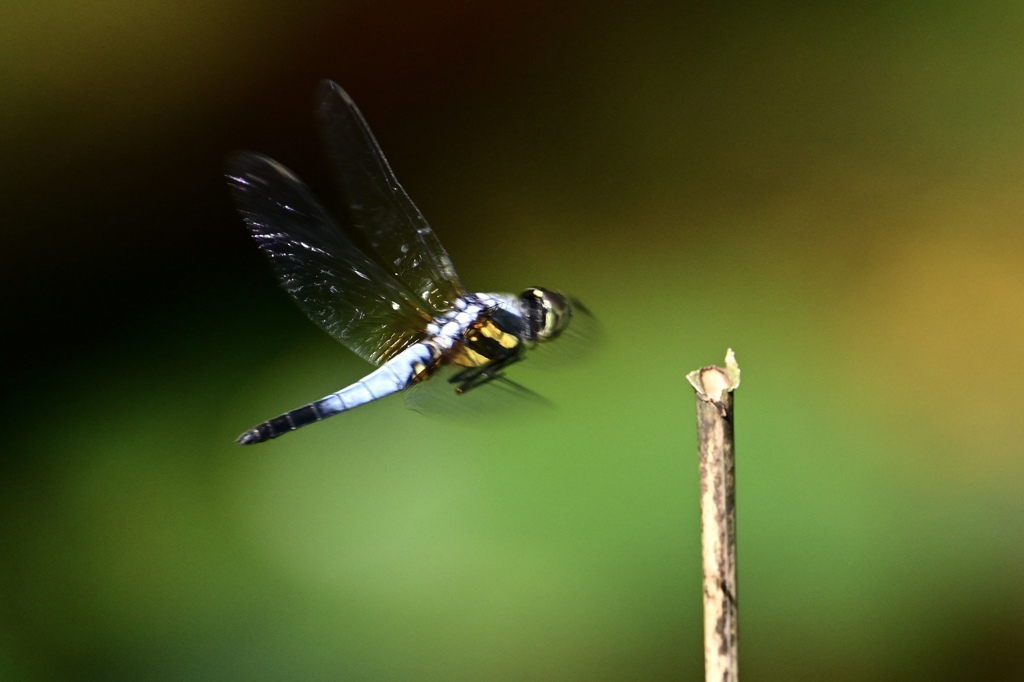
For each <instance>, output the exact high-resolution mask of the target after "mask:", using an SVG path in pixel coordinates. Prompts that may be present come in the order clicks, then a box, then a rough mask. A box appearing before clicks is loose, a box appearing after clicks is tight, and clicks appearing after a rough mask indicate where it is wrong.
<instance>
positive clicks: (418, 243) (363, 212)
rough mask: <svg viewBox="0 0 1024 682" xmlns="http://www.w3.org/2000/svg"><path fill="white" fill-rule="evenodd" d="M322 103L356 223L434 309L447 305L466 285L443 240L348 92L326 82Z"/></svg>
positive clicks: (391, 267) (378, 252)
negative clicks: (408, 191) (390, 163)
mask: <svg viewBox="0 0 1024 682" xmlns="http://www.w3.org/2000/svg"><path fill="white" fill-rule="evenodd" d="M318 102H319V107H318V110H319V115H320V119H321V124H322V128H323V135H324V141H325V143H326V145H327V149H328V153H329V154H330V160H331V163H332V165H333V167H334V170H335V174H336V176H337V181H338V184H339V186H340V189H341V192H342V195H343V197H344V199H345V202H346V205H347V206H348V210H349V213H350V216H351V220H352V225H353V226H355V227H356V228H358V229H359V231H360V232H361V233H362V234H363V236H364V237H365V238H366V240H367V241H368V242H369V244H370V246H371V247H372V248H373V251H374V252H375V254H374V255H375V256H376V257H377V258H378V260H379V262H380V264H381V265H382V266H383V267H384V268H385V269H386V270H387V271H389V272H390V273H391V274H393V275H394V276H395V277H396V278H397V279H398V280H399V281H401V282H403V283H404V284H405V285H406V286H407V287H408V288H409V290H410V291H412V292H413V293H414V294H415V295H416V296H417V297H418V298H419V299H420V300H421V301H422V302H423V303H425V304H426V306H427V308H428V309H432V310H439V311H443V310H447V309H448V308H450V307H451V306H452V305H454V303H455V301H456V299H458V297H459V296H461V295H462V294H463V293H464V290H463V288H462V284H461V283H460V282H459V277H458V275H457V274H456V273H455V268H454V266H453V265H452V262H451V259H450V258H449V257H448V253H447V252H446V251H445V249H444V246H442V245H441V241H440V240H439V239H438V238H437V235H436V234H434V231H433V230H432V229H431V228H430V225H428V224H427V221H426V219H424V217H423V214H422V213H420V211H419V209H418V208H416V206H415V204H413V203H412V200H411V199H410V198H409V195H408V194H406V193H405V190H403V189H402V186H401V185H400V184H398V180H397V179H396V178H395V174H394V173H393V172H392V171H391V167H390V166H388V162H387V160H386V159H385V158H384V154H383V153H381V150H380V146H379V145H378V144H377V141H376V140H375V139H374V137H373V133H371V132H370V128H369V127H368V126H367V125H366V121H365V120H363V117H362V114H360V113H359V109H357V108H356V105H355V103H354V102H353V101H352V98H351V97H349V96H348V93H347V92H345V91H344V90H342V89H341V87H339V86H338V85H337V84H336V83H333V82H331V81H323V82H322V83H321V84H320V90H319V94H318Z"/></svg>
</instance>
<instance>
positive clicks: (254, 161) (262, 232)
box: [226, 81, 590, 445]
mask: <svg viewBox="0 0 1024 682" xmlns="http://www.w3.org/2000/svg"><path fill="white" fill-rule="evenodd" d="M316 101H317V112H318V116H319V118H320V123H321V128H322V132H323V136H324V142H325V144H326V147H327V150H328V155H329V158H330V161H331V165H332V166H333V170H334V171H335V175H336V176H337V182H338V185H339V187H340V190H341V194H342V196H343V199H344V205H345V207H346V208H347V211H346V215H344V218H346V221H345V222H344V224H345V227H346V228H347V229H345V230H343V229H341V227H340V226H339V225H338V223H336V222H335V220H334V219H333V218H332V217H331V215H330V214H329V213H328V212H327V210H326V209H324V208H323V207H322V206H321V204H320V203H319V202H318V201H317V199H316V198H315V197H314V196H313V194H312V192H311V191H310V189H309V188H308V187H307V186H306V185H305V184H304V183H303V182H302V180H300V179H299V178H298V177H297V176H296V175H295V174H294V173H292V172H291V171H290V170H288V169H287V168H285V167H284V166H283V165H281V164H280V163H278V162H277V161H274V160H273V159H270V158H268V157H266V156H263V155H260V154H256V153H253V152H235V153H234V154H232V155H231V156H230V157H229V158H228V161H227V173H226V176H227V181H228V186H229V188H230V191H231V194H232V197H233V199H234V201H235V204H236V206H237V208H238V211H239V213H240V214H241V217H242V219H243V221H244V222H245V224H246V226H247V227H248V229H249V232H250V233H251V235H252V238H253V239H254V240H255V241H256V244H257V246H258V247H259V249H260V250H261V251H262V252H263V253H264V254H265V255H266V256H267V258H268V259H269V261H270V264H271V266H272V268H273V270H274V271H275V273H276V275H277V277H278V279H279V280H280V282H281V284H282V285H283V286H284V289H285V290H286V291H287V292H288V293H289V294H291V296H292V298H294V299H295V301H296V302H297V303H298V305H299V307H300V308H301V309H302V310H303V311H304V312H305V313H306V315H307V316H308V317H309V318H310V319H311V320H312V321H313V322H315V323H316V324H318V325H319V326H320V327H322V328H323V329H324V330H325V331H326V332H327V333H328V334H330V335H331V336H332V337H334V338H335V339H337V340H338V341H340V342H341V343H342V344H344V345H345V346H347V347H348V348H349V349H350V350H351V351H352V352H354V353H355V354H356V355H358V356H359V357H361V358H363V359H364V360H366V361H368V362H370V363H371V364H373V365H375V366H376V369H374V370H373V371H372V372H370V373H369V374H367V375H366V376H364V377H363V378H361V379H359V380H358V381H356V382H355V383H353V384H351V385H349V386H346V387H345V388H342V389H341V390H339V391H337V392H335V393H331V394H330V395H328V396H325V397H323V398H321V399H319V400H315V401H313V402H311V403H308V404H306V405H303V406H302V407H299V408H296V409H293V410H290V411H288V412H285V413H284V414H281V415H280V416H277V417H274V418H272V419H268V420H267V421H264V422H262V423H261V424H258V425H256V426H254V427H253V428H251V429H249V430H248V431H246V432H245V433H243V434H242V435H241V436H239V437H238V440H237V442H238V443H239V444H241V445H250V444H253V443H260V442H263V441H267V440H270V439H272V438H277V437H278V436H281V435H284V434H286V433H289V432H291V431H294V430H295V429H298V428H301V427H303V426H307V425H309V424H312V423H314V422H318V421H321V420H323V419H326V418H327V417H331V416H334V415H336V414H340V413H342V412H345V411H348V410H351V409H353V408H355V407H358V406H360V405H364V404H366V403H369V402H371V401H374V400H378V399H380V398H383V397H385V396H388V395H391V394H393V393H398V392H401V391H407V390H408V389H413V388H416V387H419V386H421V385H424V384H427V383H430V382H443V387H444V389H445V390H450V391H451V392H452V393H453V394H454V395H455V396H463V395H465V394H467V393H469V392H470V391H478V390H480V389H482V388H484V387H486V386H488V385H491V386H495V385H502V386H504V387H506V388H511V389H512V390H513V392H521V393H524V394H531V393H532V392H531V391H529V390H528V389H526V388H525V387H523V386H521V385H519V384H517V383H515V382H513V381H512V380H511V379H509V378H508V377H507V375H506V370H507V369H508V368H509V367H510V366H512V365H514V364H516V363H519V362H521V361H522V360H523V359H524V358H526V357H527V354H528V353H530V352H531V351H533V350H534V349H535V348H537V347H538V346H541V345H543V344H547V343H550V342H552V341H554V340H555V339H557V338H559V337H560V336H562V335H563V332H565V331H566V329H567V328H569V326H570V324H571V323H572V321H573V320H574V319H579V318H580V317H581V316H590V312H589V311H588V310H587V309H586V308H585V307H584V306H583V305H582V304H581V303H580V302H579V301H577V300H576V299H573V298H570V297H568V296H566V295H564V294H561V293H559V292H557V291H555V290H552V289H545V288H543V287H529V288H527V289H526V290H525V291H523V293H522V294H520V295H518V296H515V295H512V294H499V293H469V292H467V291H466V290H465V289H464V288H463V286H462V283H461V281H460V280H459V277H458V275H457V274H456V272H455V268H454V266H453V265H452V262H451V259H450V258H449V257H448V253H447V252H446V251H445V249H444V247H443V246H442V245H441V242H440V240H439V239H438V238H437V235H436V234H435V233H434V231H433V230H432V229H431V228H430V225H428V224H427V221H426V220H425V219H424V218H423V214H422V213H420V211H419V209H417V208H416V206H415V205H414V204H413V202H412V200H411V199H410V198H409V196H408V195H407V194H406V193H405V190H403V189H402V186H401V185H400V184H399V183H398V180H397V179H396V178H395V175H394V173H393V172H392V170H391V167H390V166H389V165H388V162H387V160H386V159H385V158H384V154H383V153H382V152H381V150H380V146H379V145H378V144H377V141H376V140H375V139H374V136H373V134H372V133H371V132H370V128H369V127H368V126H367V124H366V121H365V120H364V119H363V116H362V114H360V113H359V109H357V108H356V105H355V103H354V102H353V101H352V98H351V97H349V95H348V93H346V92H345V91H344V90H343V89H342V88H341V87H339V86H338V85H337V84H336V83H334V82H332V81H323V82H322V83H321V84H320V87H319V90H318V93H317V100H316ZM441 377H443V378H441Z"/></svg>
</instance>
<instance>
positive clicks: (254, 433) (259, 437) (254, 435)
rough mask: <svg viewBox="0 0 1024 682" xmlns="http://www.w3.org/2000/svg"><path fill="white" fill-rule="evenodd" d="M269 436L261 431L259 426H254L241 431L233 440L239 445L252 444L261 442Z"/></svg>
mask: <svg viewBox="0 0 1024 682" xmlns="http://www.w3.org/2000/svg"><path fill="white" fill-rule="evenodd" d="M269 438H270V436H269V435H268V434H265V433H262V432H261V431H260V428H259V427H256V428H254V429H249V430H248V431H246V432H245V433H243V434H242V435H241V436H239V437H238V438H237V439H236V440H235V442H236V443H238V444H239V445H252V444H253V443H262V442H263V441H265V440H267V439H269Z"/></svg>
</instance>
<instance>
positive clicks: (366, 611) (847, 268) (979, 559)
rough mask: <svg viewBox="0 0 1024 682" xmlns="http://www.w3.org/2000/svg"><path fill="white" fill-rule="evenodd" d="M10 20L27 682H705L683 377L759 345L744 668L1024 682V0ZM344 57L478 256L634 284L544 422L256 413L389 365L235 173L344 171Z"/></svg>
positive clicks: (52, 7) (511, 280) (389, 140)
mask: <svg viewBox="0 0 1024 682" xmlns="http://www.w3.org/2000/svg"><path fill="white" fill-rule="evenodd" d="M0 15H2V16H3V20H2V21H0V89H2V91H3V93H4V95H3V100H4V105H3V106H2V107H0V149H2V151H3V153H2V161H0V180H2V182H3V187H4V188H5V191H4V200H3V202H2V203H3V208H2V209H0V219H2V220H0V224H2V226H3V230H4V232H3V248H2V251H0V257H2V259H3V267H2V268H0V278H2V280H0V282H2V285H3V286H2V287H0V291H2V293H0V297H2V301H3V309H4V321H5V324H4V328H5V329H6V333H5V336H6V339H7V344H8V348H9V350H8V352H7V358H6V359H7V362H6V363H5V364H6V365H7V369H6V370H5V379H4V391H3V392H2V393H3V395H2V397H0V401H2V404H0V408H2V414H3V415H4V422H5V423H4V445H3V447H2V452H3V456H2V458H0V467H2V468H0V541H2V548H0V678H2V679H11V680H64V679H76V680H87V679H97V680H100V679H102V680H137V679H149V680H184V679H188V680H250V679H338V680H412V681H418V680H527V679H529V680H627V679H628V680H636V679H646V680H698V679H702V666H703V661H702V639H701V637H702V636H701V628H702V616H701V601H700V599H701V582H700V581H701V577H700V556H699V552H700V545H699V511H698V497H697V492H698V489H697V464H696V454H695V434H694V426H693V422H694V419H693V397H692V391H691V390H690V388H689V386H688V385H687V384H686V383H685V381H684V379H683V377H684V375H685V373H686V372H688V371H690V370H692V369H695V368H697V367H700V366H701V365H705V364H711V363H720V362H721V361H722V359H723V356H724V353H725V350H726V348H727V347H729V346H732V347H733V348H735V349H736V352H737V354H738V358H739V361H740V365H741V367H742V369H743V373H744V374H743V379H744V380H743V386H742V388H741V389H740V391H739V393H738V395H737V406H738V416H737V419H738V426H737V438H738V448H739V449H738V479H739V513H738V520H739V538H740V540H739V543H740V544H739V566H740V569H739V572H740V581H739V594H740V604H741V643H740V651H741V668H742V670H743V677H744V679H745V680H746V681H747V682H752V681H755V680H822V679H829V680H913V679H921V680H964V679H990V680H1021V679H1024V580H1022V575H1024V541H1022V539H1024V532H1022V531H1024V495H1022V494H1021V486H1022V483H1024V458H1022V456H1021V445H1020V443H1021V442H1022V437H1024V418H1022V417H1021V415H1022V413H1024V394H1022V391H1021V378H1022V376H1024V359H1022V356H1021V353H1020V352H1019V349H1020V348H1021V346H1022V344H1024V231H1022V229H1021V228H1022V224H1024V199H1022V192H1021V187H1022V183H1024V77H1022V74H1024V40H1022V39H1021V36H1022V35H1024V6H1022V5H1021V4H1019V3H982V4H968V3H935V2H929V3H925V2H916V3H914V2H909V3H872V2H869V3H858V4H856V5H853V6H850V7H846V8H843V7H840V6H838V5H827V4H825V3H778V4H775V5H774V6H773V5H769V4H764V5H762V4H754V3H746V4H743V5H734V6H732V7H731V8H718V9H711V8H708V7H706V6H702V5H697V4H692V5H690V4H685V3H650V4H632V5H627V4H626V3H610V2H601V3H559V4H557V5H556V6H552V5H551V4H549V3H542V2H536V1H534V0H526V1H525V2H519V3H514V4H509V3H501V4H499V3H475V2H469V1H468V0H443V1H441V2H434V3H429V4H428V3H418V2H413V1H411V0H406V1H393V2H380V3H369V2H363V3H346V4H343V3H335V2H326V1H323V2H303V1H293V2H287V3H286V2H279V1H277V0H246V2H241V0H227V1H226V2H220V3H208V2H180V3H162V2H155V1H153V0H143V1H141V2H126V1H125V0H92V2H88V3H86V2H71V3H60V2H52V1H47V2H39V1H38V0H33V1H32V2H29V1H28V0H8V2H7V3H6V4H5V7H4V9H3V10H2V11H0ZM321 78H331V79H333V80H336V81H338V82H339V83H341V84H342V85H343V86H344V87H345V88H346V89H348V90H349V92H350V93H351V94H352V95H353V97H354V98H355V100H356V101H357V102H358V103H359V106H360V107H361V109H362V111H363V113H364V115H365V116H366V117H367V119H368V120H369V122H370V125H371V126H372V127H373V130H374V131H375V133H376V135H377V137H378V139H379V140H380V142H381V144H382V146H383V148H384V150H385V152H386V153H387V154H388V157H389V159H390V160H391V164H392V166H393V168H394V169H395V171H396V173H397V175H398V177H399V178H400V180H401V181H402V182H403V184H404V185H405V188H406V189H407V190H408V191H409V193H410V194H411V195H412V197H413V198H414V200H415V201H416V202H417V203H418V205H419V207H420V208H421V209H422V210H423V212H424V214H425V215H426V216H427V217H428V219H429V220H430V221H431V223H432V224H433V226H434V228H435V229H436V230H437V232H438V234H439V235H440V237H441V239H442V240H443V241H444V243H445V244H446V246H447V247H448V249H449V251H450V253H451V255H452V258H453V260H454V262H455V263H456V265H457V266H458V268H459V272H460V274H461V276H462V279H463V281H464V282H465V283H466V285H467V287H469V288H470V289H472V290H478V291H479V290H482V291H493V290H498V291H506V290H511V291H519V290H521V289H522V288H523V287H524V286H526V285H533V284H541V285H545V286H551V287H557V288H561V289H563V290H566V291H571V292H572V293H574V294H575V295H577V296H579V297H580V298H582V299H583V300H584V301H585V302H586V303H587V304H588V305H589V306H590V307H591V308H592V309H593V310H594V311H595V312H596V313H597V314H598V315H599V317H600V318H601V320H602V322H603V324H604V326H605V332H606V340H605V343H604V344H603V346H602V348H601V349H600V352H599V353H598V354H596V355H595V356H594V357H593V358H592V359H590V360H589V361H585V362H580V363H578V364H575V365H573V366H571V367H568V368H566V369H565V370H563V371H559V372H552V373H545V372H538V371H530V370H529V368H528V367H526V366H524V367H522V370H521V371H520V372H517V373H516V378H517V379H519V380H520V381H522V382H524V383H527V384H528V385H529V386H530V387H531V388H533V389H534V390H536V391H538V392H540V393H542V394H544V395H545V396H547V397H548V398H550V399H551V400H552V401H554V402H555V403H556V404H557V405H558V409H557V410H551V411H550V412H549V413H542V414H540V415H535V416H529V417H522V416H519V415H509V416H508V417H506V418H503V419H502V418H499V419H498V420H496V421H492V422H488V423H487V424H486V425H483V424H474V423H472V422H469V423H466V422H455V423H449V422H438V421H435V420H430V419H426V418H423V417H421V416H419V415H417V414H415V413H413V412H411V411H409V410H406V409H404V405H403V401H402V400H401V399H398V398H396V399H394V400H389V401H384V402H382V403H380V404H375V405H371V406H368V407H366V408H363V409H360V410H359V411H357V412H353V413H351V414H348V415H343V416H340V417H337V418H335V419H332V420H330V421H327V422H324V423H323V424H319V425H315V426H312V427H310V428H308V429H304V430H302V431H300V432H297V433H295V434H291V435H289V436H287V437H285V438H282V439H280V440H277V441H274V442H272V443H270V444H266V445H262V446H258V447H254V448H251V449H241V448H239V447H238V446H236V445H234V443H233V439H234V438H235V436H236V435H237V434H238V433H239V432H241V431H242V430H243V429H245V428H248V427H250V426H252V425H253V424H255V423H256V422H258V421H260V420H262V419H265V418H267V417H270V416H273V415H275V414H278V413H279V412H280V411H282V410H284V409H287V408H292V407H296V406H298V405H300V404H302V403H304V402H306V401H308V400H310V399H313V398H318V397H320V396H321V395H324V394H326V393H328V392H331V391H334V390H336V389H338V388H340V387H341V386H343V385H345V384H347V383H349V382H351V381H352V380H354V379H355V378H358V377H359V376H361V374H362V373H363V372H365V371H366V366H365V365H363V364H362V363H361V361H359V360H358V359H357V358H355V357H354V356H353V355H352V354H351V353H349V352H348V351H347V350H345V349H344V348H343V347H341V346H340V345H339V344H337V343H335V342H333V341H332V340H331V339H330V338H329V337H328V336H327V335H326V334H324V333H322V332H321V331H320V330H319V329H317V328H316V327H315V326H314V325H312V324H310V323H309V322H308V321H307V320H306V318H305V317H304V316H303V315H302V314H301V313H300V312H299V311H298V309H297V308H296V307H295V306H294V305H293V304H292V303H291V301H290V300H289V299H288V297H287V295H286V294H285V293H284V292H283V291H281V290H280V289H279V288H278V287H277V284H276V282H275V280H274V277H273V275H272V274H271V272H270V270H269V268H268V267H267V266H266V264H265V263H263V261H262V260H261V257H260V255H259V253H258V252H257V250H256V248H255V247H254V246H253V244H252V243H251V242H250V240H249V238H248V236H247V234H246V232H245V230H244V229H243V227H242V225H241V222H240V220H239V219H238V218H237V216H236V215H235V213H234V211H233V208H232V206H231V205H230V202H229V199H228V195H227V191H226V189H225V186H224V181H223V177H222V162H223V158H224V156H225V154H226V153H228V152H229V151H231V150H232V149H236V148H245V149H253V150H257V151H260V152H262V153H265V154H268V155H270V156H273V157H274V158H276V159H278V160H280V161H281V162H283V163H285V164H286V165H288V166H289V167H291V168H293V169H294V170H296V172H298V173H299V174H300V175H301V176H302V177H304V178H305V179H306V180H307V181H308V182H309V183H310V185H311V186H312V187H313V188H314V190H315V191H316V192H317V193H318V194H320V195H321V196H322V197H324V199H325V201H328V202H330V201H331V200H332V199H331V197H332V196H333V195H332V191H331V180H330V177H329V174H328V169H327V166H326V162H325V160H324V159H323V158H322V156H321V152H320V144H319V141H318V133H317V130H316V127H315V123H314V120H313V116H312V108H313V105H312V98H313V93H314V90H315V86H316V83H317V81H318V80H320V79H321ZM335 205H336V203H335ZM527 364H529V363H527Z"/></svg>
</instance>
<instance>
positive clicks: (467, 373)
mask: <svg viewBox="0 0 1024 682" xmlns="http://www.w3.org/2000/svg"><path fill="white" fill-rule="evenodd" d="M522 357H523V356H522V355H513V356H512V357H509V358H507V359H503V360H496V361H495V362H491V363H489V364H487V365H484V366H482V367H470V368H468V369H464V370H462V371H461V372H458V373H457V374H455V375H453V376H452V377H451V378H450V379H448V381H449V382H451V383H453V384H457V386H456V387H455V392H456V393H458V394H460V395H461V394H463V393H466V392H467V391H470V390H472V389H474V388H477V387H479V386H483V385H485V384H488V383H490V382H491V381H494V380H495V379H504V378H505V377H504V375H502V374H501V371H502V370H503V369H505V368H506V367H508V366H509V365H512V364H513V363H516V362H519V361H520V360H521V359H522Z"/></svg>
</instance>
